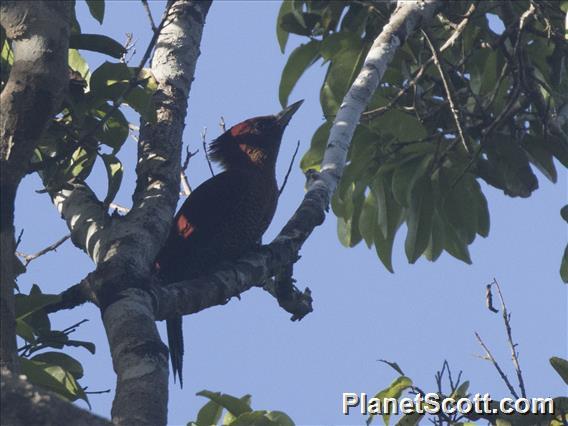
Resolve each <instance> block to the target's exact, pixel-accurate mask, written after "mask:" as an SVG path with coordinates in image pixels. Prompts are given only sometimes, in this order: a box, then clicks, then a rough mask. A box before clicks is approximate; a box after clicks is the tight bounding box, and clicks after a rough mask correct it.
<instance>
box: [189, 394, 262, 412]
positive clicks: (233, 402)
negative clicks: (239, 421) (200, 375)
mask: <svg viewBox="0 0 568 426" xmlns="http://www.w3.org/2000/svg"><path fill="white" fill-rule="evenodd" d="M196 395H198V396H204V397H205V398H209V399H210V400H211V401H214V402H215V403H217V404H219V405H220V406H221V407H223V408H224V409H226V410H227V411H228V412H230V413H231V414H232V415H233V416H235V417H238V416H240V415H241V414H243V413H248V412H251V411H252V409H251V408H250V406H249V405H248V404H247V403H246V402H244V401H242V400H241V399H239V398H236V397H234V396H231V395H227V394H223V393H220V392H211V391H208V390H202V391H201V392H198V393H197V394H196Z"/></svg>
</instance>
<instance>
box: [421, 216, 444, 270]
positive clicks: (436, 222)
mask: <svg viewBox="0 0 568 426" xmlns="http://www.w3.org/2000/svg"><path fill="white" fill-rule="evenodd" d="M444 239H445V233H444V225H443V223H442V219H440V215H439V214H438V212H437V210H434V214H433V216H432V232H431V233H430V241H429V242H428V247H426V251H425V252H424V255H425V256H426V259H428V260H429V261H430V262H435V261H436V260H437V259H438V258H439V257H440V255H441V254H442V251H444Z"/></svg>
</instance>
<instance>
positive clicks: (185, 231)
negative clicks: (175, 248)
mask: <svg viewBox="0 0 568 426" xmlns="http://www.w3.org/2000/svg"><path fill="white" fill-rule="evenodd" d="M176 225H177V229H178V233H179V235H181V236H182V237H183V238H189V236H190V235H191V234H193V231H195V226H193V225H192V224H191V223H189V221H188V220H187V218H186V217H185V216H184V215H183V214H182V215H180V217H178V219H177V223H176Z"/></svg>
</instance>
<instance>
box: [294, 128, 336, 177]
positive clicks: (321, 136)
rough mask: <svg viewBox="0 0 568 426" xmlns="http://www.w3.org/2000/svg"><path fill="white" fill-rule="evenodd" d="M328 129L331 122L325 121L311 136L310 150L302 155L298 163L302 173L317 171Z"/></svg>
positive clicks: (327, 136) (325, 144) (325, 143)
mask: <svg viewBox="0 0 568 426" xmlns="http://www.w3.org/2000/svg"><path fill="white" fill-rule="evenodd" d="M330 128H331V122H330V121H326V122H325V123H323V124H322V125H321V126H320V127H318V129H317V130H316V132H315V133H314V135H313V136H312V142H311V144H310V149H309V150H308V151H307V152H306V153H305V154H304V156H303V157H302V160H301V161H300V167H301V168H302V171H303V172H307V171H308V170H310V169H314V170H319V168H320V166H321V161H322V160H323V153H324V152H325V147H326V146H327V140H328V138H329V129H330Z"/></svg>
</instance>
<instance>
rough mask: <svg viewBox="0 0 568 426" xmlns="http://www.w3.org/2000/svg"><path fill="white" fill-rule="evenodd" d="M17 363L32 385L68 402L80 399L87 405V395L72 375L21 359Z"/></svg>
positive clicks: (43, 364) (59, 369)
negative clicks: (53, 393) (59, 396)
mask: <svg viewBox="0 0 568 426" xmlns="http://www.w3.org/2000/svg"><path fill="white" fill-rule="evenodd" d="M19 362H20V367H21V370H22V373H23V374H25V375H26V376H27V377H28V379H29V380H30V382H32V383H33V384H35V385H38V386H41V387H44V388H47V389H49V390H51V391H53V392H55V393H57V394H59V395H61V396H62V397H64V398H66V399H68V400H70V401H75V400H76V399H82V400H83V401H85V402H87V403H89V401H88V399H87V395H85V392H84V391H83V389H82V388H81V386H79V384H78V383H77V381H76V380H75V378H74V377H73V375H72V374H71V373H69V372H67V371H65V370H64V369H63V368H61V367H59V366H54V365H49V364H46V363H43V362H37V361H34V360H29V359H26V358H22V357H20V359H19Z"/></svg>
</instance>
